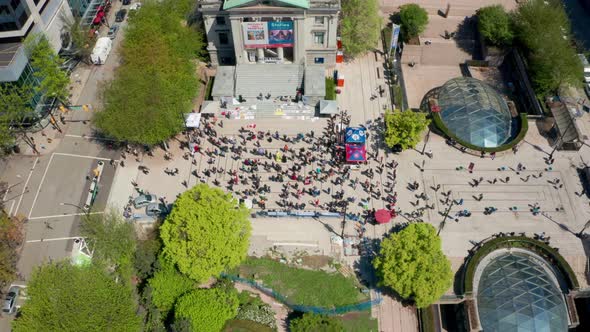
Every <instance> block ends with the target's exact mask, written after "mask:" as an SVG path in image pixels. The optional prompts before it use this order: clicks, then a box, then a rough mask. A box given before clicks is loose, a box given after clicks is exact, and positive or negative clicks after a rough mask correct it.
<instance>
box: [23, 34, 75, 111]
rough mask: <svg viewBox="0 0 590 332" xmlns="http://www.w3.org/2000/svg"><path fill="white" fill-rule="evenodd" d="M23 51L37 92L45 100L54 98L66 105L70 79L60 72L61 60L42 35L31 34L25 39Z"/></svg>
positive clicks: (62, 71)
mask: <svg viewBox="0 0 590 332" xmlns="http://www.w3.org/2000/svg"><path fill="white" fill-rule="evenodd" d="M25 49H26V50H27V53H28V56H29V62H30V63H31V67H33V75H34V76H35V78H37V79H38V80H39V82H40V83H39V86H38V92H40V93H42V94H43V95H44V96H45V98H55V99H57V100H58V101H59V102H61V103H64V104H68V103H69V102H68V99H69V91H68V85H69V84H70V78H69V77H68V75H67V73H66V72H65V71H64V70H62V66H63V59H62V58H60V57H59V55H58V54H57V53H56V52H55V50H54V49H53V47H52V46H51V44H49V40H47V37H45V35H43V34H31V35H29V36H28V37H27V38H26V39H25Z"/></svg>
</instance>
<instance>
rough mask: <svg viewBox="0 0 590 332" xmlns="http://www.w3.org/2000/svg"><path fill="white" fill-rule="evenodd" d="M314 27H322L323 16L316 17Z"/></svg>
mask: <svg viewBox="0 0 590 332" xmlns="http://www.w3.org/2000/svg"><path fill="white" fill-rule="evenodd" d="M314 19H315V21H314V23H315V25H324V17H323V16H316V17H315V18H314Z"/></svg>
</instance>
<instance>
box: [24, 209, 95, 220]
mask: <svg viewBox="0 0 590 332" xmlns="http://www.w3.org/2000/svg"><path fill="white" fill-rule="evenodd" d="M103 213H104V212H102V211H100V212H90V213H70V214H65V213H64V214H56V215H54V216H42V217H32V218H29V220H38V219H50V218H62V217H75V216H84V215H86V214H103Z"/></svg>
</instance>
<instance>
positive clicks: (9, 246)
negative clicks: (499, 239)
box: [0, 210, 25, 288]
mask: <svg viewBox="0 0 590 332" xmlns="http://www.w3.org/2000/svg"><path fill="white" fill-rule="evenodd" d="M23 222H24V219H20V218H17V217H14V218H10V217H9V216H8V215H7V214H6V212H4V210H1V211H0V288H1V287H4V286H5V285H7V284H9V283H10V282H12V281H13V280H14V278H15V274H16V263H17V259H18V247H19V246H20V245H21V244H22V243H23V240H24V237H25V234H24V227H23Z"/></svg>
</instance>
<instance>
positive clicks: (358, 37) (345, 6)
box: [340, 0, 382, 58]
mask: <svg viewBox="0 0 590 332" xmlns="http://www.w3.org/2000/svg"><path fill="white" fill-rule="evenodd" d="M381 22H382V19H381V16H379V4H378V3H377V0H342V18H341V20H340V36H341V38H342V46H343V47H344V50H345V52H346V55H347V56H349V57H353V58H354V57H356V56H359V55H362V54H363V53H366V52H367V51H370V50H373V49H375V48H376V47H377V45H378V42H379V36H380V31H381Z"/></svg>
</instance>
